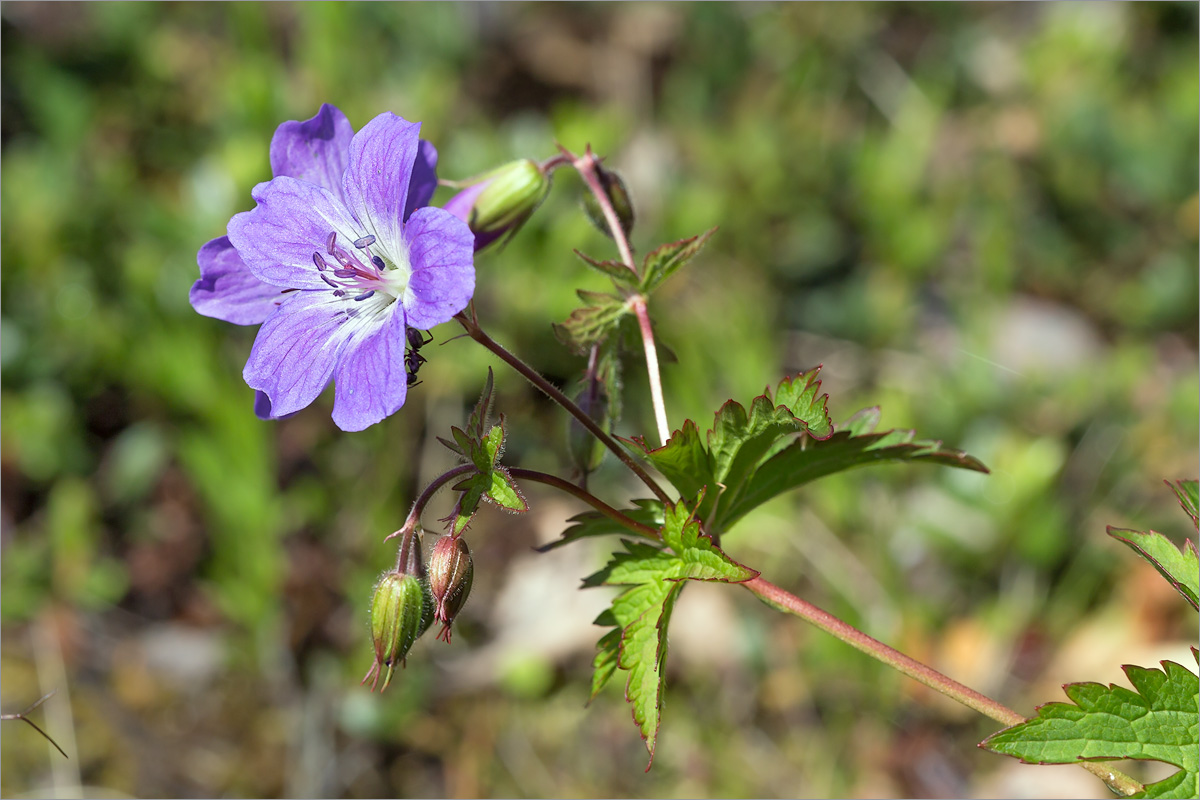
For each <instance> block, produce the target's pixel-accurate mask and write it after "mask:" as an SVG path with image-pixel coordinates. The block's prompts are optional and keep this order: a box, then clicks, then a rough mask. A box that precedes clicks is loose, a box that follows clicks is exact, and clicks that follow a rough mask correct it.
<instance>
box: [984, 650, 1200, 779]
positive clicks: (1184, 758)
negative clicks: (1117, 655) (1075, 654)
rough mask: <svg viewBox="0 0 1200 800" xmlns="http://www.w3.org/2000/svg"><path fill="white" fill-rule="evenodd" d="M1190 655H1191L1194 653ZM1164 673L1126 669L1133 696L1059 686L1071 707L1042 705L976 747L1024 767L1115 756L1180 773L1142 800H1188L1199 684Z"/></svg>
mask: <svg viewBox="0 0 1200 800" xmlns="http://www.w3.org/2000/svg"><path fill="white" fill-rule="evenodd" d="M1193 652H1195V651H1193ZM1162 665H1163V668H1164V670H1156V669H1145V668H1142V667H1135V666H1126V667H1124V670H1125V674H1126V675H1127V676H1128V677H1129V681H1130V683H1132V684H1133V686H1134V688H1135V689H1136V691H1130V690H1128V689H1125V688H1123V687H1120V686H1115V685H1110V686H1104V685H1103V684H1099V683H1074V684H1068V685H1067V686H1065V687H1063V688H1064V690H1065V691H1066V693H1067V697H1069V698H1070V699H1071V701H1072V703H1073V705H1072V704H1071V703H1047V704H1046V705H1044V706H1040V707H1039V708H1038V713H1037V716H1036V717H1035V718H1033V719H1031V720H1028V721H1026V722H1023V723H1021V724H1020V725H1014V726H1013V727H1011V728H1006V729H1005V730H1002V731H999V732H998V733H995V734H992V735H991V736H989V737H988V738H987V739H985V740H984V741H983V742H981V743H980V745H979V746H980V747H982V748H984V749H986V750H991V751H993V752H996V753H1002V754H1004V755H1008V756H1013V757H1015V758H1019V759H1021V760H1022V761H1024V762H1026V763H1029V764H1070V763H1074V762H1076V761H1081V760H1083V761H1093V760H1106V759H1119V758H1133V759H1142V760H1152V761H1162V762H1165V763H1167V764H1173V765H1174V766H1176V767H1179V768H1180V772H1178V773H1176V774H1175V775H1172V776H1171V777H1170V778H1168V779H1166V780H1165V781H1159V782H1158V783H1154V784H1150V785H1148V786H1146V791H1145V793H1144V794H1141V795H1137V796H1141V797H1195V796H1196V793H1197V788H1198V781H1197V778H1198V775H1200V755H1198V753H1200V714H1198V709H1200V685H1198V679H1197V676H1196V675H1195V673H1193V672H1191V671H1190V670H1188V669H1186V668H1184V667H1182V666H1180V665H1179V664H1176V663H1174V662H1171V661H1164V662H1162Z"/></svg>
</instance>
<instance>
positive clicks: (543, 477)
mask: <svg viewBox="0 0 1200 800" xmlns="http://www.w3.org/2000/svg"><path fill="white" fill-rule="evenodd" d="M507 469H508V474H509V475H512V476H513V477H514V478H519V479H521V480H526V481H534V482H535V483H544V484H546V485H547V486H553V487H554V488H555V489H561V490H562V491H564V492H566V493H567V494H569V495H571V496H572V497H577V498H579V499H580V500H582V501H583V502H585V503H587V504H588V505H589V506H591V507H592V508H594V509H596V510H597V511H599V512H600V513H601V514H603V515H604V516H606V517H608V518H609V519H611V520H612V521H613V522H616V523H619V524H621V525H624V526H625V527H626V528H628V529H629V530H631V531H633V532H635V533H640V534H641V535H642V536H645V537H647V538H650V539H658V538H660V537H659V533H658V531H657V530H655V529H654V528H651V527H650V526H649V525H643V524H642V523H640V522H638V521H637V520H635V519H633V518H631V517H629V516H626V515H625V514H623V513H621V512H620V511H618V510H617V509H615V508H613V507H612V506H610V505H609V504H608V503H606V502H604V501H603V500H601V499H600V498H599V497H596V496H595V495H594V494H592V493H591V492H589V491H587V490H585V489H581V488H580V487H578V486H576V485H575V484H573V483H571V482H570V481H564V480H563V479H562V478H560V477H558V476H557V475H550V474H548V473H545V472H538V471H536V470H532V469H521V468H520V467H508V468H507Z"/></svg>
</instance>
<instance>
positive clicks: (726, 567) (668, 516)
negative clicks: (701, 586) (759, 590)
mask: <svg viewBox="0 0 1200 800" xmlns="http://www.w3.org/2000/svg"><path fill="white" fill-rule="evenodd" d="M662 538H663V543H664V544H665V545H667V547H670V548H671V549H672V550H674V551H675V557H676V558H677V559H678V560H679V563H678V564H677V565H675V566H674V567H672V569H671V573H670V575H669V579H670V580H679V579H683V578H686V579H688V580H697V581H725V582H729V583H742V582H743V581H748V580H750V579H752V578H756V577H758V574H759V573H758V572H757V571H755V570H752V569H750V568H749V567H746V566H743V565H742V564H739V563H738V562H736V561H734V560H733V559H732V558H730V557H729V556H727V555H725V553H724V551H722V550H721V549H720V548H719V547H717V546H716V545H715V544H713V540H712V538H711V537H710V536H708V535H706V534H703V533H701V532H700V523H699V522H698V521H697V520H696V517H695V511H694V510H690V509H689V508H688V507H687V505H685V504H684V503H682V502H680V503H676V504H675V505H674V506H669V507H668V508H667V509H666V511H665V514H664V519H663V526H662Z"/></svg>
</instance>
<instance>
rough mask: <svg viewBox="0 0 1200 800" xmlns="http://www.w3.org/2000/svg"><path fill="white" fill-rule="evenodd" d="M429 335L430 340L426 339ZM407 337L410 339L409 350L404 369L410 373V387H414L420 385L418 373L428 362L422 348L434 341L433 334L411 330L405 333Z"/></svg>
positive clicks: (405, 357) (406, 352) (405, 354)
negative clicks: (422, 353)
mask: <svg viewBox="0 0 1200 800" xmlns="http://www.w3.org/2000/svg"><path fill="white" fill-rule="evenodd" d="M427 334H428V336H429V338H428V339H426V338H425V336H426V335H427ZM405 336H406V337H408V350H406V351H405V353H404V369H405V370H406V371H407V372H408V385H409V386H410V387H412V386H416V385H418V384H419V383H420V381H419V380H417V371H418V370H419V369H421V365H422V364H424V363H425V360H426V359H425V356H423V355H421V352H420V351H421V348H422V347H424V346H425V345H427V344H429V343H430V342H432V341H433V334H430V333H428V332H427V331H419V330H417V329H416V328H409V329H408V330H407V331H405Z"/></svg>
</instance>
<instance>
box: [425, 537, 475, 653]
mask: <svg viewBox="0 0 1200 800" xmlns="http://www.w3.org/2000/svg"><path fill="white" fill-rule="evenodd" d="M474 574H475V565H474V563H473V562H472V561H471V551H470V549H469V548H468V547H467V542H466V540H464V539H462V538H461V537H458V536H443V537H442V538H441V539H438V541H437V544H436V545H434V546H433V553H432V554H431V555H430V556H429V591H430V592H431V593H432V594H433V602H434V606H435V608H434V619H436V620H437V621H438V622H440V623H442V629H441V631H439V632H438V636H437V638H439V639H444V640H446V641H447V642H449V641H450V623H451V622H453V621H454V618H455V617H456V616H458V612H459V611H461V610H462V607H463V603H465V602H466V601H467V595H468V594H470V593H471V580H472V578H473V577H474Z"/></svg>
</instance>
